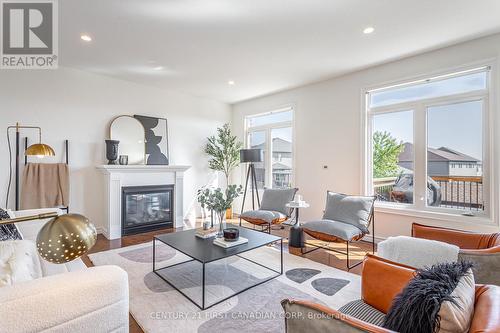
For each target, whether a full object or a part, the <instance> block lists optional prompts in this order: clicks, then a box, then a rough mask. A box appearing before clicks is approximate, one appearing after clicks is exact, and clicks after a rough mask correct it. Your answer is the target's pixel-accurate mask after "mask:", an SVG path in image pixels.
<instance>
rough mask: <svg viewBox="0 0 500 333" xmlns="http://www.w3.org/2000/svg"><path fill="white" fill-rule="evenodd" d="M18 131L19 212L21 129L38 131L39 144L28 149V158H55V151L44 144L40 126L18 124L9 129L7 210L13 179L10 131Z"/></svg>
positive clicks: (17, 196)
mask: <svg viewBox="0 0 500 333" xmlns="http://www.w3.org/2000/svg"><path fill="white" fill-rule="evenodd" d="M13 129H15V130H16V149H15V152H16V181H15V208H16V210H19V152H20V135H21V129H35V130H38V143H35V144H33V145H31V146H29V147H27V148H26V150H25V151H24V154H25V155H26V156H37V157H40V158H42V157H44V156H55V152H54V149H52V147H50V146H49V145H47V144H44V143H42V129H41V127H38V126H22V125H19V123H16V125H15V126H9V127H7V144H8V146H9V184H8V186H7V197H6V199H5V208H8V206H9V192H10V185H11V179H12V148H11V147H10V135H9V131H10V130H13Z"/></svg>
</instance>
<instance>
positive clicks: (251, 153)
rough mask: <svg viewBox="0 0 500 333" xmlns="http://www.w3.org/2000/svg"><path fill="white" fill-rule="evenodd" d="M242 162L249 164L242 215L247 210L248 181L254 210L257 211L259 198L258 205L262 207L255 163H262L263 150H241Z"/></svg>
mask: <svg viewBox="0 0 500 333" xmlns="http://www.w3.org/2000/svg"><path fill="white" fill-rule="evenodd" d="M240 162H241V163H249V165H248V170H247V179H246V181H245V192H243V202H242V204H241V214H243V209H244V208H245V199H246V196H247V189H248V181H249V180H250V182H251V185H250V187H251V188H252V209H253V210H255V199H254V197H257V205H258V206H260V199H259V191H258V190H257V176H256V175H255V165H254V163H258V162H262V150H261V149H241V150H240Z"/></svg>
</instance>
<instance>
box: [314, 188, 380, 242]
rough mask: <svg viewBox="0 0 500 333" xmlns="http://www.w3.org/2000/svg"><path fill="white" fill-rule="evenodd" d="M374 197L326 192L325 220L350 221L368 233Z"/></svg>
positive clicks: (349, 222)
mask: <svg viewBox="0 0 500 333" xmlns="http://www.w3.org/2000/svg"><path fill="white" fill-rule="evenodd" d="M374 201H375V198H374V197H363V196H355V195H346V194H341V193H335V192H330V191H328V193H327V194H326V208H325V213H324V214H323V219H324V220H333V221H337V222H342V223H348V224H350V225H353V226H355V227H357V228H358V229H360V230H361V231H363V232H364V233H368V232H369V231H368V225H369V224H370V221H369V219H370V214H371V211H372V207H373V203H374Z"/></svg>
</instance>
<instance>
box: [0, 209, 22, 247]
mask: <svg viewBox="0 0 500 333" xmlns="http://www.w3.org/2000/svg"><path fill="white" fill-rule="evenodd" d="M7 219H10V216H9V213H7V212H6V211H5V210H3V209H2V208H0V220H7ZM18 239H23V237H22V236H21V233H20V232H19V230H18V229H17V227H16V225H15V224H14V223H11V224H2V225H0V241H5V240H18Z"/></svg>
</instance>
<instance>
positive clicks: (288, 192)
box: [259, 188, 298, 216]
mask: <svg viewBox="0 0 500 333" xmlns="http://www.w3.org/2000/svg"><path fill="white" fill-rule="evenodd" d="M297 190H298V189H297V188H287V189H265V190H264V194H262V202H261V204H260V207H259V209H260V210H270V211H274V212H279V213H281V214H283V215H286V216H288V214H290V208H288V207H287V206H286V204H287V203H289V202H290V201H292V200H293V198H294V197H295V193H296V192H297Z"/></svg>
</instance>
